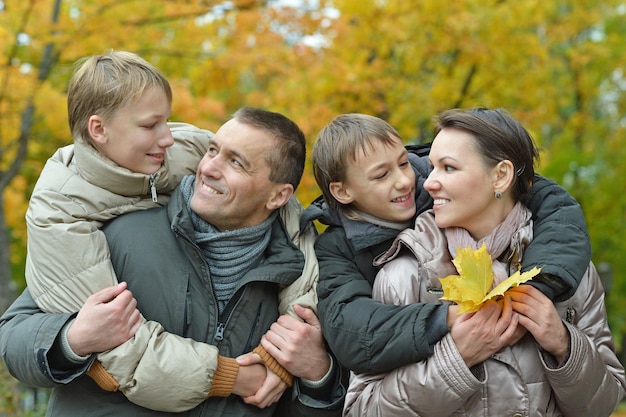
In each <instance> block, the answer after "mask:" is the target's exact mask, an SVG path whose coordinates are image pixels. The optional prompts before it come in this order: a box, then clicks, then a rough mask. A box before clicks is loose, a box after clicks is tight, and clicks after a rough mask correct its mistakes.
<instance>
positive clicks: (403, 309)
mask: <svg viewBox="0 0 626 417" xmlns="http://www.w3.org/2000/svg"><path fill="white" fill-rule="evenodd" d="M350 248H351V246H350V245H349V243H348V242H347V241H346V239H345V234H344V233H343V229H341V228H330V229H327V230H326V231H325V232H324V233H322V234H321V235H320V236H319V237H318V239H317V242H316V244H315V251H316V254H317V257H318V262H319V268H320V281H319V284H318V287H317V289H318V296H319V304H318V311H319V315H320V322H321V325H322V330H323V332H324V337H325V338H326V340H327V342H328V344H329V345H330V348H331V350H332V351H333V353H334V354H335V356H336V357H337V359H338V360H339V362H340V363H341V364H342V365H343V366H345V367H347V368H348V369H350V370H353V371H356V372H386V371H389V370H391V369H395V368H398V367H400V366H403V365H407V364H409V363H414V362H417V361H420V360H423V359H425V358H427V357H428V356H430V355H432V353H433V348H432V345H434V344H435V342H436V341H437V340H439V339H441V337H443V335H445V334H446V333H447V332H448V328H447V326H446V317H447V307H443V306H440V305H434V304H412V305H408V306H395V305H388V304H383V303H381V302H379V301H376V300H374V299H372V286H371V284H370V282H369V281H368V280H367V279H366V277H364V276H363V275H362V273H361V272H360V270H359V268H358V267H357V265H356V264H355V262H354V259H355V257H356V254H355V253H354V252H353V251H352V250H351V249H350ZM372 260H373V259H372ZM424 329H429V332H430V333H429V334H428V335H426V334H425V332H424Z"/></svg>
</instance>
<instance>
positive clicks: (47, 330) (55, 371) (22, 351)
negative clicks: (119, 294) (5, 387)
mask: <svg viewBox="0 0 626 417" xmlns="http://www.w3.org/2000/svg"><path fill="white" fill-rule="evenodd" d="M71 317H72V315H71V314H70V313H59V314H48V313H44V312H42V311H41V310H40V309H39V307H37V304H36V303H35V300H33V298H32V297H31V295H30V293H29V291H28V289H26V290H24V292H23V293H22V295H20V296H19V297H18V298H17V299H16V300H15V301H14V302H13V304H12V305H11V306H10V307H9V308H8V309H7V311H5V312H4V314H3V315H2V317H0V353H1V354H2V359H3V360H4V363H5V364H6V366H7V369H8V370H9V372H10V373H11V375H13V377H15V378H16V379H17V380H19V381H21V382H22V383H24V384H26V385H28V386H34V387H44V388H48V387H54V386H55V385H56V384H67V383H69V382H71V381H73V380H74V379H75V378H77V377H79V376H80V375H82V374H83V373H84V372H85V371H86V370H87V368H88V367H89V365H90V364H91V361H88V362H87V363H85V364H84V365H83V366H79V367H78V368H77V369H72V370H67V369H64V370H61V369H59V367H57V366H55V364H54V361H51V360H50V353H51V351H52V349H53V346H54V344H55V340H56V339H57V336H58V335H59V334H60V332H61V329H62V328H63V326H65V324H66V323H68V321H69V320H70V319H71Z"/></svg>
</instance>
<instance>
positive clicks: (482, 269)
mask: <svg viewBox="0 0 626 417" xmlns="http://www.w3.org/2000/svg"><path fill="white" fill-rule="evenodd" d="M452 262H453V263H454V265H455V266H456V270H457V271H458V272H459V275H449V276H447V277H445V278H440V279H439V281H441V286H442V288H443V297H441V299H442V300H449V301H453V302H455V303H456V304H458V305H459V314H463V313H471V312H474V311H477V310H478V309H479V308H480V306H481V305H482V304H483V303H484V302H485V301H487V300H490V299H492V298H494V297H496V296H498V295H503V294H504V293H505V292H506V291H507V290H508V289H509V288H512V287H516V286H518V285H519V284H522V283H524V282H526V281H528V280H530V279H532V278H533V277H534V276H535V275H537V274H538V273H539V272H540V271H541V268H537V267H535V268H533V269H531V270H530V271H527V272H524V273H520V271H517V272H515V273H514V274H513V275H511V276H510V277H508V278H507V279H505V280H504V281H502V282H501V283H500V284H498V285H497V286H496V287H495V288H494V289H492V290H491V291H489V289H490V288H491V286H492V285H493V268H492V261H491V256H490V255H489V253H487V247H486V246H485V244H484V243H483V246H482V247H481V248H480V249H478V250H473V249H472V248H470V247H467V248H459V249H458V250H457V255H456V257H455V258H454V259H453V260H452Z"/></svg>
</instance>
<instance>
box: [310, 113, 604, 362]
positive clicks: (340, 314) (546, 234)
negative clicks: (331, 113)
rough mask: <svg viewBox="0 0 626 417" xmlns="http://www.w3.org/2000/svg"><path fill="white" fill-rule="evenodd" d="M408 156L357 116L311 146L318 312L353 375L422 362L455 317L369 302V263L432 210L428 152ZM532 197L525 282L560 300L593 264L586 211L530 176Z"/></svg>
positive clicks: (381, 128)
mask: <svg viewBox="0 0 626 417" xmlns="http://www.w3.org/2000/svg"><path fill="white" fill-rule="evenodd" d="M413 150H414V149H412V148H411V147H405V146H404V145H403V141H402V138H401V137H400V135H399V134H398V133H397V132H396V130H395V129H394V128H393V127H392V126H390V125H389V124H388V123H386V122H385V121H383V120H381V119H379V118H376V117H373V116H368V115H363V114H345V115H341V116H338V117H337V118H335V119H334V120H333V121H331V123H329V124H328V125H327V126H326V127H325V128H324V129H323V130H322V131H321V132H320V134H319V136H318V139H317V141H316V143H315V145H314V147H313V169H314V174H315V178H316V180H317V183H318V185H319V187H320V188H321V190H322V193H323V200H322V199H321V198H319V199H318V200H316V201H315V202H314V203H313V205H311V206H310V207H309V208H307V211H306V212H305V216H306V217H307V218H306V219H307V220H311V219H317V220H319V221H320V222H322V223H324V224H327V225H328V228H327V229H326V230H325V231H324V233H322V234H321V235H320V236H319V238H318V239H317V242H316V245H315V247H316V254H317V257H318V261H319V272H320V280H319V283H318V297H319V303H318V312H319V317H320V322H321V325H322V331H323V333H324V336H325V338H326V340H327V342H328V344H329V345H330V348H331V350H332V351H333V352H334V354H335V355H336V357H337V358H338V360H339V361H340V363H341V364H342V365H343V366H345V367H346V368H348V369H350V370H352V371H356V372H386V371H389V370H391V369H395V368H398V367H401V366H404V365H408V364H411V363H415V362H418V361H420V360H423V359H425V358H427V357H428V356H430V355H432V353H433V345H434V344H435V343H436V342H437V341H439V339H441V338H442V337H443V336H444V335H445V334H446V333H447V332H448V330H449V327H448V326H449V325H451V323H452V322H453V320H454V316H455V314H450V317H448V306H447V305H433V304H412V305H407V306H395V305H388V304H382V303H380V302H378V301H375V300H373V299H372V283H373V281H374V278H375V276H376V272H377V269H376V268H375V267H374V266H373V264H372V262H373V260H374V258H375V257H376V256H378V255H380V254H381V253H382V252H383V251H385V250H386V249H387V248H388V247H389V245H390V244H391V242H392V241H393V238H394V237H395V236H396V235H397V233H398V232H399V231H400V230H403V229H404V228H406V227H411V226H412V225H413V221H414V219H415V216H416V215H417V214H419V213H421V212H422V211H424V210H426V209H427V208H430V207H431V205H432V200H431V199H430V196H429V195H428V193H426V192H425V191H424V190H423V189H422V185H423V182H424V180H425V179H426V177H427V176H428V172H429V169H430V168H429V166H428V159H427V158H426V157H424V156H425V154H426V152H427V149H426V151H425V152H422V153H423V154H422V155H421V156H420V155H418V153H416V152H415V153H414V152H413ZM532 193H533V195H532V199H531V202H530V205H529V206H530V209H531V210H532V212H533V221H534V232H535V239H534V240H533V242H532V243H531V245H530V246H529V247H528V248H527V250H526V252H525V255H524V265H523V266H524V268H530V267H532V266H537V265H539V266H541V267H542V274H541V276H539V277H535V278H534V279H533V281H532V284H531V285H535V286H537V287H538V288H539V289H540V290H541V291H542V292H544V293H545V294H546V295H548V296H549V297H550V298H551V299H552V300H554V301H559V300H564V299H567V298H568V297H569V296H571V295H572V294H573V293H574V291H575V290H576V288H577V286H578V283H579V281H580V279H581V277H582V276H583V273H584V272H585V270H586V267H587V265H588V264H589V261H590V258H591V248H590V244H589V236H588V234H587V229H586V223H585V220H584V215H583V213H582V209H581V208H580V206H579V205H578V203H577V202H576V201H575V200H574V199H573V198H572V197H571V196H570V195H569V194H568V193H567V191H565V190H564V189H563V188H562V187H560V186H559V185H557V184H556V183H554V182H552V181H550V180H547V179H545V178H543V177H540V176H536V177H535V181H534V183H533V186H532ZM557 248H558V249H557Z"/></svg>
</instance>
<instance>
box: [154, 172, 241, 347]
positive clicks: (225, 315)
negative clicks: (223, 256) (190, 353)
mask: <svg viewBox="0 0 626 417" xmlns="http://www.w3.org/2000/svg"><path fill="white" fill-rule="evenodd" d="M151 177H152V176H151ZM155 192H156V191H155ZM173 231H174V233H175V234H176V235H177V236H179V237H180V238H182V239H184V240H185V241H187V243H189V244H190V245H191V246H192V247H193V248H194V249H195V250H196V252H197V253H198V255H199V256H200V259H204V258H203V256H202V251H201V250H200V248H199V247H198V245H196V243H195V242H193V241H192V240H191V239H189V238H188V237H187V236H186V235H185V234H184V233H181V232H180V231H179V230H178V228H174V229H173ZM204 264H205V265H206V269H207V271H208V270H209V265H208V264H207V263H206V260H205V261H204ZM210 279H211V277H209V280H210ZM211 290H212V292H213V301H214V302H215V306H216V307H218V302H217V296H216V295H215V289H214V288H213V284H211ZM242 295H243V289H242V288H239V290H237V292H236V293H235V294H233V296H232V297H231V299H230V300H229V301H228V303H227V304H226V308H224V311H222V313H221V314H220V315H219V316H218V318H217V328H216V329H215V335H214V336H213V340H215V341H216V342H220V341H222V340H224V331H225V329H226V324H227V323H228V320H229V319H230V316H231V315H232V313H233V311H234V310H235V307H236V306H237V304H238V302H239V299H240V298H241V296H242Z"/></svg>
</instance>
